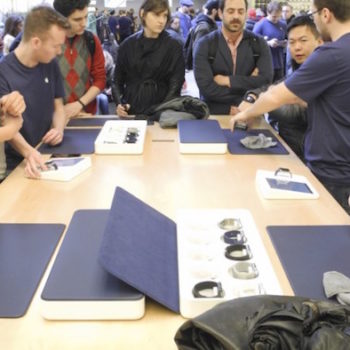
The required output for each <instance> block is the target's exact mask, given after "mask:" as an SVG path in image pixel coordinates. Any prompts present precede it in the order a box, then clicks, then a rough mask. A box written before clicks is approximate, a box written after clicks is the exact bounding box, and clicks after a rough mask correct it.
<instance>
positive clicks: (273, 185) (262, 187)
mask: <svg viewBox="0 0 350 350" xmlns="http://www.w3.org/2000/svg"><path fill="white" fill-rule="evenodd" d="M286 170H288V169H286ZM255 180H256V185H257V187H258V189H259V191H260V193H261V194H262V196H263V197H264V198H266V199H317V198H318V197H319V194H318V193H317V191H316V190H315V188H314V187H313V186H312V185H311V183H310V182H309V181H308V179H307V178H306V177H305V176H301V175H294V174H292V173H290V172H283V171H282V172H281V171H276V172H273V171H266V170H258V171H257V173H256V178H255Z"/></svg>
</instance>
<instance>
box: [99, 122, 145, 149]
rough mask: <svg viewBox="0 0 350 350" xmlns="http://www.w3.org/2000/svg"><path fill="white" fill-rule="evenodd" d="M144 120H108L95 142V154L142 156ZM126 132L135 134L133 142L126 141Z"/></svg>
mask: <svg viewBox="0 0 350 350" xmlns="http://www.w3.org/2000/svg"><path fill="white" fill-rule="evenodd" d="M146 128H147V121H146V120H109V121H107V122H106V123H105V124H104V126H103V128H102V129H101V131H100V133H99V134H98V136H97V138H96V140H95V153H96V154H142V153H143V147H144V143H145V135H146ZM128 131H131V132H132V133H133V135H135V134H134V132H136V134H137V136H136V140H135V139H134V141H135V142H133V143H130V142H128V140H127V137H128V136H127V135H128Z"/></svg>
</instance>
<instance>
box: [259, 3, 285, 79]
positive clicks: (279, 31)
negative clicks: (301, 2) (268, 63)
mask: <svg viewBox="0 0 350 350" xmlns="http://www.w3.org/2000/svg"><path fill="white" fill-rule="evenodd" d="M281 13H282V6H281V4H280V3H279V2H277V1H271V2H270V3H269V4H268V5H267V17H266V18H263V19H262V20H261V21H259V22H257V23H256V24H255V26H254V28H253V33H255V34H258V35H261V36H262V37H264V39H265V40H266V42H267V44H268V45H269V47H270V50H271V55H272V63H273V69H274V75H273V81H278V80H281V79H282V78H283V77H284V48H285V47H286V45H287V41H286V40H285V39H286V37H287V26H286V23H285V22H283V21H281V20H280V19H281Z"/></svg>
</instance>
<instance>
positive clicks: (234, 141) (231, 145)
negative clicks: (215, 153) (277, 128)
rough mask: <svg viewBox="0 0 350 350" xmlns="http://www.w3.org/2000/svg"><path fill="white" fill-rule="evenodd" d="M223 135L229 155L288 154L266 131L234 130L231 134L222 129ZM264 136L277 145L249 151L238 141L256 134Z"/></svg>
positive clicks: (269, 132)
mask: <svg viewBox="0 0 350 350" xmlns="http://www.w3.org/2000/svg"><path fill="white" fill-rule="evenodd" d="M223 131H224V135H225V136H226V139H227V142H228V150H229V152H230V153H231V154H246V155H249V154H255V155H256V154H279V155H281V154H289V152H288V151H287V150H286V149H285V148H284V146H283V145H282V144H281V142H279V141H278V139H277V138H276V136H274V135H273V133H272V132H271V131H270V130H267V129H250V130H239V129H235V130H234V132H231V130H229V129H224V130H223ZM261 133H262V134H264V135H265V136H266V137H272V140H273V141H276V142H277V145H276V146H274V147H270V148H263V149H249V148H246V147H244V146H243V145H242V144H241V142H240V140H241V139H243V138H245V137H246V136H256V135H258V134H261Z"/></svg>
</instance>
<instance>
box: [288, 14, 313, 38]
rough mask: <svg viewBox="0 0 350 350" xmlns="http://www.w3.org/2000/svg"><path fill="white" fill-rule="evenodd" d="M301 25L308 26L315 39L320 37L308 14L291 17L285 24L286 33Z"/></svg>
mask: <svg viewBox="0 0 350 350" xmlns="http://www.w3.org/2000/svg"><path fill="white" fill-rule="evenodd" d="M303 26H306V27H308V28H309V29H310V30H311V32H312V34H313V35H314V37H315V38H316V39H317V38H319V37H320V33H319V32H318V30H317V28H316V25H315V23H314V21H313V20H312V19H311V18H310V17H309V16H298V17H295V18H293V19H292V20H291V22H290V23H289V24H288V26H287V34H289V32H290V31H291V30H292V29H294V28H296V27H303Z"/></svg>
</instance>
